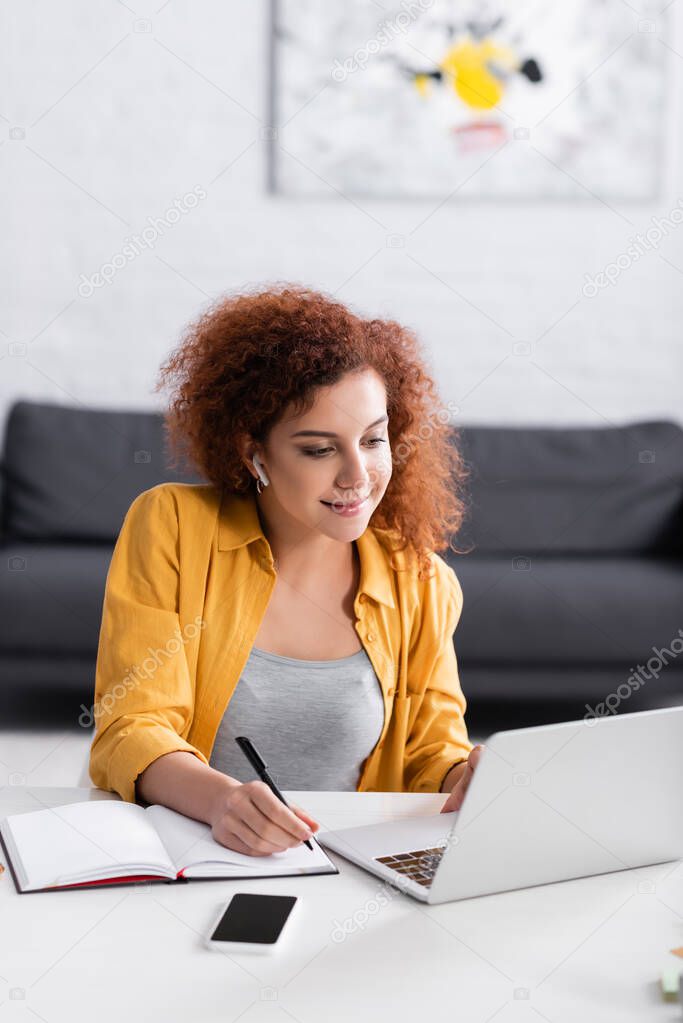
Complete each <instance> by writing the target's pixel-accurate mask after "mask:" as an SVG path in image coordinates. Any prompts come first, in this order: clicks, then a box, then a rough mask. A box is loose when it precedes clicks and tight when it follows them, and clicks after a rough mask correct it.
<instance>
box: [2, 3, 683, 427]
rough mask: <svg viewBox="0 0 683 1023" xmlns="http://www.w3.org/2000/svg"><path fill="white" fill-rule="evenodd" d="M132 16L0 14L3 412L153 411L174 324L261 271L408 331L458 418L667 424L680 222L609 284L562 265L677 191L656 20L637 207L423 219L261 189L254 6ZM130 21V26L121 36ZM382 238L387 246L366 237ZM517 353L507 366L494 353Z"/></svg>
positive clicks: (118, 7)
mask: <svg viewBox="0 0 683 1023" xmlns="http://www.w3.org/2000/svg"><path fill="white" fill-rule="evenodd" d="M134 6H135V11H133V10H132V8H131V7H130V6H127V5H126V4H123V3H113V2H105V0H101V2H98V3H92V4H84V3H76V2H75V0H63V2H62V3H60V4H50V3H47V2H43V3H38V2H29V3H25V4H23V5H16V6H15V7H13V8H11V9H10V8H7V9H5V11H4V13H3V19H4V22H5V25H4V27H3V31H2V32H0V47H1V49H0V57H1V60H0V64H2V67H3V68H4V70H3V71H2V72H0V74H2V77H3V79H4V80H3V82H2V85H3V88H2V89H1V90H0V92H2V94H3V96H4V99H3V109H2V111H1V114H2V115H3V117H4V120H0V141H2V145H0V175H1V177H2V189H1V195H0V204H1V205H0V210H1V215H2V224H3V230H2V246H1V250H0V251H1V253H2V255H1V260H2V265H1V270H2V280H3V283H4V285H5V287H4V289H3V293H4V301H3V303H2V309H1V311H0V330H1V331H2V333H1V334H0V415H1V416H2V420H3V422H4V418H5V415H6V412H7V409H8V407H9V404H10V403H11V402H12V401H13V400H15V399H16V398H18V397H30V398H35V399H42V400H51V401H57V402H64V403H72V402H73V403H79V402H80V403H84V404H87V405H95V406H107V407H121V408H127V407H157V406H159V404H160V403H161V401H162V399H161V398H160V396H157V395H154V394H153V393H152V388H153V385H154V382H155V379H156V373H157V369H158V366H159V363H160V361H161V360H162V358H163V357H164V356H165V354H166V353H167V352H168V350H169V349H170V348H171V347H172V346H173V345H174V344H175V343H176V342H177V340H178V339H179V337H180V334H181V330H182V327H183V325H184V324H185V323H186V322H187V321H188V320H190V319H191V318H193V317H194V316H195V315H196V314H197V313H198V312H199V311H200V309H201V308H202V306H203V305H204V304H205V303H206V302H208V301H209V299H210V298H211V297H214V296H216V295H219V294H220V293H223V292H225V291H227V290H232V289H235V288H239V287H241V286H244V285H248V284H253V283H256V282H268V281H274V280H293V281H301V282H304V283H307V284H309V285H312V286H314V287H319V288H322V289H325V290H328V291H331V292H334V293H335V294H336V295H337V296H338V297H339V298H341V299H342V300H344V301H347V302H348V303H349V304H351V305H352V306H354V307H355V308H357V309H359V310H361V311H364V312H367V313H368V314H380V315H387V316H392V317H394V318H397V319H399V320H401V321H403V322H405V323H408V324H410V325H412V326H413V327H414V328H415V329H416V330H417V331H418V332H419V334H420V336H421V338H422V340H423V343H424V345H425V349H426V351H427V355H428V357H429V359H430V360H431V362H432V365H433V368H434V371H435V373H436V374H437V376H438V379H439V381H440V386H441V391H442V395H443V398H444V401H452V402H455V403H457V405H458V406H459V408H460V410H461V411H460V412H459V413H458V419H459V420H460V421H464V422H467V421H469V422H495V423H501V422H510V423H542V422H543V423H595V424H597V423H601V422H605V423H607V422H615V423H618V422H625V421H630V420H633V419H639V418H645V417H672V418H675V419H679V420H681V419H683V412H682V408H683V404H682V402H681V380H682V379H683V372H682V369H683V355H682V354H681V344H680V337H681V328H680V324H681V320H682V319H683V315H682V314H683V226H682V227H681V228H679V229H678V232H673V233H672V234H671V235H670V237H668V238H667V239H666V240H665V241H664V242H663V243H662V245H661V246H660V247H659V249H658V250H657V251H656V252H651V253H649V254H648V255H647V256H646V257H644V258H643V259H641V260H640V261H638V263H637V264H635V265H634V266H632V267H631V268H630V269H629V270H628V271H625V272H624V273H623V274H622V275H621V278H620V280H619V282H618V283H617V284H616V285H615V286H610V287H608V288H606V289H605V290H604V291H602V292H600V293H599V294H598V295H597V296H596V297H594V298H590V299H589V298H586V297H584V296H583V295H582V286H583V283H584V274H586V273H589V274H594V273H596V272H598V271H599V270H601V269H602V268H603V267H604V265H605V264H606V263H608V262H609V261H610V260H613V259H614V258H615V256H616V255H618V254H619V253H622V252H624V251H625V250H626V247H627V245H628V240H629V238H630V237H631V236H633V235H635V234H636V233H637V232H638V231H643V230H645V229H647V228H648V227H649V226H650V218H651V217H652V216H653V215H657V216H663V215H665V214H667V213H668V212H669V211H670V210H671V209H672V207H673V206H674V205H675V204H676V202H677V200H678V199H679V198H681V199H683V175H681V165H680V123H681V122H680V116H678V112H680V102H679V98H680V88H681V86H680V82H681V77H680V67H681V64H682V63H683V56H681V55H682V54H683V32H682V30H681V27H680V25H679V27H678V29H675V30H674V31H673V32H671V33H670V34H669V35H667V36H666V37H663V38H662V45H661V55H662V60H664V61H666V62H668V65H669V73H670V82H671V92H670V95H671V107H672V109H671V111H670V117H669V122H670V125H671V129H670V132H669V137H668V152H669V161H668V163H667V167H666V168H664V177H665V188H664V194H663V195H662V198H661V199H660V200H659V201H658V202H657V203H655V204H653V205H652V206H649V205H648V206H634V205H622V206H620V209H619V212H620V213H621V214H622V215H623V216H625V217H626V218H627V220H624V219H622V218H621V217H620V216H619V215H618V214H617V213H615V212H613V211H611V210H610V209H609V208H607V206H605V205H603V204H602V203H601V202H599V201H597V200H594V199H591V198H590V196H588V195H587V197H586V199H585V200H584V201H580V202H565V203H553V202H546V203H540V202H539V203H538V204H514V203H505V204H498V205H495V204H487V203H482V202H480V203H474V202H472V203H463V202H462V201H459V202H451V203H447V204H445V205H444V206H442V207H441V208H440V209H439V210H438V212H436V213H434V215H433V216H430V217H429V219H428V220H426V221H425V218H426V217H427V216H428V215H429V214H430V213H431V212H432V211H433V210H434V208H435V207H436V205H437V203H436V202H427V201H423V202H421V201H414V202H406V203H397V202H393V201H391V202H390V201H386V202H371V201H369V200H363V201H361V203H360V205H361V206H362V207H363V210H364V211H366V212H363V210H360V209H358V208H357V206H355V205H353V204H351V203H350V202H348V201H344V200H343V199H339V198H336V197H334V196H333V195H332V194H331V197H330V198H329V199H327V200H324V201H318V200H309V201H304V202H300V201H295V200H288V199H282V198H278V197H274V196H270V195H267V194H266V193H265V156H266V152H265V145H266V143H265V142H264V141H263V140H262V138H261V137H260V130H261V128H262V126H263V125H264V124H267V110H266V96H267V71H266V58H267V41H268V31H267V8H266V5H265V4H264V3H263V0H261V2H260V3H254V4H253V5H248V4H237V3H235V2H232V0H230V2H224V3H219V2H218V0H208V2H206V3H204V4H202V5H200V6H198V5H192V4H191V3H190V2H189V0H185V2H183V0H171V2H169V3H166V4H163V5H161V4H160V0H157V3H156V5H152V6H150V5H144V4H142V3H136V4H135V5H134ZM155 7H156V12H155ZM671 14H672V15H675V14H676V11H675V5H674V7H672V8H671ZM136 16H137V17H138V18H147V19H149V20H150V21H151V32H136V31H134V21H135V18H136ZM634 17H636V15H635V13H634ZM679 21H680V18H679ZM674 51H676V52H674ZM245 108H246V109H245ZM17 127H18V128H20V129H23V132H24V137H23V138H13V137H12V135H13V134H14V135H16V134H21V133H20V132H19V133H17V132H16V131H15V132H12V131H11V129H12V128H17ZM281 138H282V139H283V140H284V139H285V138H286V135H283V136H281ZM301 173H306V171H305V170H304V169H303V168H302V171H301ZM558 173H559V172H558ZM195 186H201V187H202V188H203V189H205V191H206V193H207V197H206V199H204V200H203V201H202V202H200V203H199V205H198V206H197V208H196V209H194V210H193V211H192V212H190V213H188V214H185V215H184V216H183V217H182V218H181V220H180V222H179V223H178V224H177V225H176V226H174V227H173V228H171V229H169V230H168V231H167V233H166V235H165V236H164V237H163V238H160V239H159V240H158V241H157V243H156V245H155V247H154V250H153V251H145V252H143V253H142V254H141V255H139V256H138V257H137V258H136V259H135V260H133V261H132V262H130V263H129V264H128V265H127V266H126V267H125V268H124V269H123V270H121V271H120V272H119V273H118V274H117V276H116V277H115V278H114V280H113V282H112V283H111V284H110V285H107V286H106V287H104V288H101V289H100V290H97V291H95V293H94V294H93V295H92V296H91V297H89V298H83V297H80V296H79V294H78V290H77V289H78V284H79V281H80V280H81V275H82V274H84V275H86V276H90V275H91V274H92V273H94V272H95V271H97V270H98V268H99V267H100V266H101V265H102V263H104V262H106V261H108V260H109V259H111V257H112V255H113V254H114V253H116V252H119V251H120V250H121V248H122V246H123V245H124V243H125V239H126V238H127V237H129V236H131V235H133V234H134V233H139V232H140V231H141V230H142V228H143V227H144V226H145V225H146V223H147V219H146V218H147V217H148V216H152V217H154V216H161V215H163V214H165V213H166V211H167V210H168V209H169V208H170V207H171V206H172V204H173V200H174V199H176V198H180V197H181V196H183V195H184V194H186V193H187V192H188V191H190V190H191V189H192V188H194V187H195ZM377 221H379V222H380V223H378V222H377ZM422 221H425V222H424V223H423V224H422V226H419V227H418V225H420V224H421V222H422ZM392 234H398V235H400V236H402V237H403V239H404V242H405V244H404V245H403V246H402V247H399V248H391V247H389V246H388V244H387V238H388V236H389V235H392ZM553 324H556V325H555V326H553ZM539 339H540V340H539ZM519 342H523V343H526V344H529V345H530V346H531V348H530V354H528V355H515V354H513V351H514V350H513V345H514V344H515V343H519ZM22 345H23V346H22Z"/></svg>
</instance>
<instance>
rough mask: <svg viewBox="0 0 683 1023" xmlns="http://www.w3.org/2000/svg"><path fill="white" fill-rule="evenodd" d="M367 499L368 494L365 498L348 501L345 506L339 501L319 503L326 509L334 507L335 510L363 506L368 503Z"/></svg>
mask: <svg viewBox="0 0 683 1023" xmlns="http://www.w3.org/2000/svg"><path fill="white" fill-rule="evenodd" d="M369 498H370V494H366V495H365V497H361V498H359V499H358V500H357V501H348V502H347V503H346V504H344V503H343V502H341V501H321V502H320V503H321V504H326V505H327V507H328V508H331V507H332V505H334V506H335V508H357V507H358V505H360V504H365V502H366V501H368V500H369Z"/></svg>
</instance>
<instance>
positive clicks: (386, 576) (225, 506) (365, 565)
mask: <svg viewBox="0 0 683 1023" xmlns="http://www.w3.org/2000/svg"><path fill="white" fill-rule="evenodd" d="M259 539H262V540H263V541H264V542H265V543H267V542H268V541H267V539H266V537H265V535H264V533H263V529H262V527H261V520H260V518H259V514H258V508H257V506H256V498H255V496H254V494H253V492H249V493H248V494H245V495H240V494H231V493H224V494H223V497H222V500H221V504H220V511H219V521H218V549H219V551H231V550H235V548H237V547H244V546H245V545H246V544H249V543H252V542H253V541H254V540H259ZM356 545H357V547H358V556H359V558H360V583H359V586H358V592H359V593H366V594H367V595H368V596H369V597H372V598H373V599H374V600H378V601H379V602H380V603H382V604H386V605H387V607H395V606H396V605H395V603H394V595H393V592H392V587H391V578H390V572H391V570H390V568H389V564H388V558H387V553H386V552H385V550H384V548H383V547H382V545H381V543H380V542H379V540H378V539H377V536H376V535H375V531H374V530H373V529H372V528H371V527H370V526H368V528H367V529H366V530H365V532H364V533H363V534H362V535H361V536H359V537H358V539H357V540H356Z"/></svg>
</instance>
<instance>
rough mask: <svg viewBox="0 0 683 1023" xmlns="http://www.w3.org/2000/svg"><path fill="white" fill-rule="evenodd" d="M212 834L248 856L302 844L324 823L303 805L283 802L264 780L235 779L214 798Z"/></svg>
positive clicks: (222, 843)
mask: <svg viewBox="0 0 683 1023" xmlns="http://www.w3.org/2000/svg"><path fill="white" fill-rule="evenodd" d="M209 824H210V825H211V834H212V835H213V837H214V838H215V840H216V841H217V842H220V844H221V845H224V846H226V847H227V848H228V849H234V850H235V851H236V852H240V853H244V854H245V855H246V856H269V855H270V854H271V853H276V852H283V851H284V850H285V849H290V848H293V847H294V846H297V845H301V843H302V842H303V841H304V840H305V839H306V838H310V837H311V836H312V834H313V832H315V831H317V830H318V828H319V827H320V825H319V824H318V822H317V821H315V820H314V819H313V818H312V817H309V815H308V814H307V813H306V811H305V810H302V809H301V807H299V806H295V805H293V804H291V803H290V805H289V807H287V806H285V804H284V803H283V802H281V801H280V800H279V799H278V798H277V796H276V795H275V794H274V792H272V791H271V789H270V788H269V787H268V786H267V785H266V783H265V782H264V781H248V782H244V783H239V782H238V783H237V784H235V783H234V780H233V782H232V784H230V785H229V786H226V788H225V789H221V791H220V793H219V795H218V796H217V798H216V800H215V801H214V804H213V807H212V812H211V820H210V821H209Z"/></svg>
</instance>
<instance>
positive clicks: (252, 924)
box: [211, 892, 296, 945]
mask: <svg viewBox="0 0 683 1023" xmlns="http://www.w3.org/2000/svg"><path fill="white" fill-rule="evenodd" d="M295 902H296V897H295V896H294V895H251V894H248V893H246V892H242V893H238V894H237V895H233V897H232V899H231V900H230V902H229V904H228V906H227V908H226V910H225V913H224V914H223V916H222V917H221V919H220V921H219V923H218V926H217V927H216V929H215V931H214V932H213V934H212V935H211V940H212V941H245V942H253V943H254V944H255V945H272V944H273V943H274V942H276V941H277V939H278V936H279V934H280V931H281V930H282V928H283V927H284V925H285V922H286V920H287V917H288V916H289V914H290V913H291V911H292V909H293V907H294V903H295Z"/></svg>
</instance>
